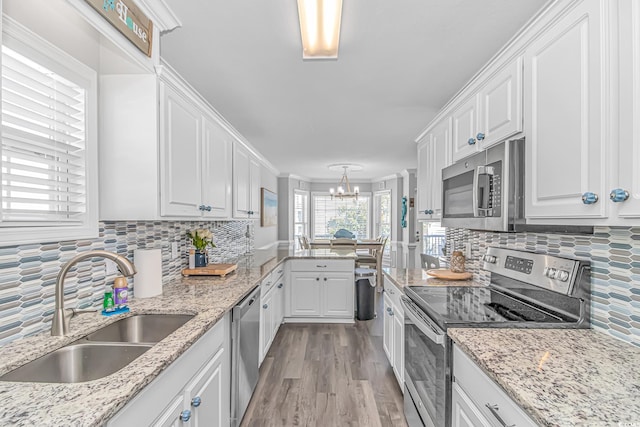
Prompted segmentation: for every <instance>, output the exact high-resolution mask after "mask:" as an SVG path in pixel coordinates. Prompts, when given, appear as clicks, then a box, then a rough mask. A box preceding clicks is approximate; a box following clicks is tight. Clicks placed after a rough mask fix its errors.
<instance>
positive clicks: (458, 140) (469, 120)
mask: <svg viewBox="0 0 640 427" xmlns="http://www.w3.org/2000/svg"><path fill="white" fill-rule="evenodd" d="M451 118H452V122H453V139H452V149H453V152H452V154H453V161H454V162H457V161H458V160H460V159H462V158H464V157H467V156H468V155H469V154H472V153H475V152H476V151H477V149H478V147H477V140H476V129H477V127H478V95H477V94H474V95H473V96H471V97H470V98H469V99H467V100H466V101H465V102H463V103H462V104H461V105H460V106H459V107H457V108H456V109H455V110H453V113H451Z"/></svg>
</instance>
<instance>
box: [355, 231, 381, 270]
mask: <svg viewBox="0 0 640 427" xmlns="http://www.w3.org/2000/svg"><path fill="white" fill-rule="evenodd" d="M387 239H388V238H387V237H382V240H381V242H382V245H381V246H380V249H375V250H373V251H372V252H371V254H358V257H357V258H356V265H357V266H359V267H360V266H369V267H370V266H373V267H374V268H375V267H377V265H378V251H380V252H384V247H385V246H386V244H387Z"/></svg>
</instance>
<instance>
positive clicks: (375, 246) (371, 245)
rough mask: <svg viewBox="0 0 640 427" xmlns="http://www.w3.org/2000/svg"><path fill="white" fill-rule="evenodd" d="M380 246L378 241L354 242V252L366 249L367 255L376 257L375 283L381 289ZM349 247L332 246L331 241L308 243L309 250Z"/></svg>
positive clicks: (322, 240) (362, 240) (363, 240)
mask: <svg viewBox="0 0 640 427" xmlns="http://www.w3.org/2000/svg"><path fill="white" fill-rule="evenodd" d="M382 245H383V243H382V242H380V241H378V240H367V239H361V240H356V241H355V250H356V251H357V250H358V249H367V250H368V251H369V254H371V255H373V254H375V257H376V282H377V285H378V288H382ZM341 246H342V247H344V246H347V247H351V246H350V245H333V246H332V244H331V239H321V240H320V239H318V240H311V241H310V242H309V249H339V248H340V247H341Z"/></svg>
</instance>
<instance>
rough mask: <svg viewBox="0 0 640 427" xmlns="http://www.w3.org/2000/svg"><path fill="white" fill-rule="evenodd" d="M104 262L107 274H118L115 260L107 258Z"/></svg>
mask: <svg viewBox="0 0 640 427" xmlns="http://www.w3.org/2000/svg"><path fill="white" fill-rule="evenodd" d="M104 262H105V263H106V270H107V276H112V275H114V274H118V266H117V265H116V263H115V262H113V261H111V260H109V259H106V260H104Z"/></svg>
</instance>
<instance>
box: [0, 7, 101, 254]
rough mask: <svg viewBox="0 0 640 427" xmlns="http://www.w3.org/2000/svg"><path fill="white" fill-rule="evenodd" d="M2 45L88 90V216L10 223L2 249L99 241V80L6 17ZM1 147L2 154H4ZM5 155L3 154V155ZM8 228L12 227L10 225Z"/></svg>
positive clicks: (1, 232) (0, 236)
mask: <svg viewBox="0 0 640 427" xmlns="http://www.w3.org/2000/svg"><path fill="white" fill-rule="evenodd" d="M1 41H2V43H3V44H6V45H7V47H9V48H11V49H13V50H15V51H17V52H18V53H20V54H22V55H24V56H27V57H29V58H30V59H33V60H34V61H35V62H38V63H40V64H41V65H42V66H44V67H46V68H49V69H50V70H52V71H54V72H56V73H58V74H60V75H62V76H65V77H66V76H71V78H70V80H74V81H76V82H78V81H79V82H82V84H83V86H84V87H85V89H86V94H87V100H86V105H85V107H86V109H85V115H86V121H85V129H86V150H85V165H86V166H85V167H86V171H85V174H86V192H87V194H86V214H85V215H84V217H83V219H82V221H81V223H79V224H68V223H63V222H57V221H51V222H46V223H39V224H37V225H34V224H26V223H22V224H20V223H18V222H16V225H13V224H12V222H6V223H4V224H2V225H3V226H0V247H2V246H12V245H16V244H27V243H46V242H52V241H66V240H77V239H92V238H97V237H98V146H97V144H98V83H97V82H98V78H97V73H96V71H95V70H93V69H92V68H90V67H88V66H86V65H85V64H84V63H82V62H80V61H78V60H76V59H75V58H73V57H71V56H70V55H69V54H67V53H66V52H64V51H63V50H61V49H60V48H58V47H56V46H54V45H53V44H51V43H49V42H48V41H46V40H44V39H43V38H41V37H40V36H38V35H36V34H35V33H33V32H32V31H30V30H28V29H27V28H25V27H24V26H22V25H21V24H19V23H17V22H16V21H14V20H13V19H11V18H9V17H8V16H5V15H3V16H2V40H1ZM1 149H2V148H1V146H0V150H1ZM0 154H1V152H0ZM6 224H8V225H6Z"/></svg>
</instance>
